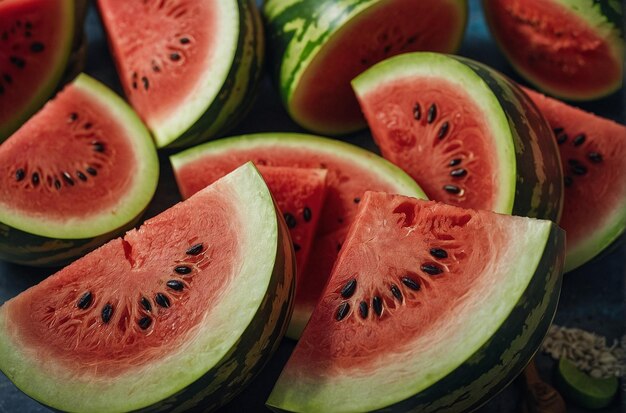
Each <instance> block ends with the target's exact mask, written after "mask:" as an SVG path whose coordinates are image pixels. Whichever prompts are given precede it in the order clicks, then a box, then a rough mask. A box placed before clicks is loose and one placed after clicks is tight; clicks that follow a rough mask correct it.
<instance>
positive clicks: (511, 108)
mask: <svg viewBox="0 0 626 413" xmlns="http://www.w3.org/2000/svg"><path fill="white" fill-rule="evenodd" d="M352 83H353V87H354V89H355V91H356V94H357V97H358V99H359V102H360V103H361V107H362V108H363V112H364V113H365V116H366V118H367V120H368V123H369V125H370V128H371V130H372V134H373V135H374V139H375V140H376V143H377V144H378V146H379V147H380V150H381V152H382V154H383V156H384V157H385V158H387V159H389V160H390V161H392V162H393V163H395V164H396V165H398V166H400V167H401V168H402V169H404V170H405V171H406V172H408V173H409V175H411V176H412V177H413V178H414V179H415V180H416V181H417V182H418V183H419V184H420V185H421V186H422V187H423V188H424V191H425V192H426V195H428V197H429V198H430V199H434V200H437V201H442V202H446V203H449V204H453V205H458V206H462V207H465V208H474V209H486V210H492V211H495V212H501V213H506V214H515V215H520V216H530V217H538V218H545V219H550V220H553V221H558V219H559V217H560V214H561V209H562V205H563V204H562V202H563V183H562V179H563V178H562V176H563V175H562V172H561V164H560V160H559V154H558V150H557V148H556V144H555V143H554V141H553V139H550V136H551V130H550V127H549V125H548V124H547V123H546V121H545V119H544V118H543V117H542V116H541V114H540V113H539V112H538V111H537V109H536V108H535V106H534V105H533V104H532V102H531V101H530V99H528V97H527V96H526V95H525V94H524V93H523V92H522V91H520V90H519V88H517V86H515V85H514V84H513V83H512V82H510V81H509V80H508V79H506V78H505V77H503V76H502V75H500V74H499V73H497V72H496V71H494V70H492V69H490V68H488V67H487V66H484V65H482V64H480V63H478V62H474V61H472V60H469V59H465V58H462V57H457V56H450V55H442V54H437V53H408V54H405V55H402V56H397V57H393V58H391V59H388V60H386V61H384V62H382V63H379V64H378V65H376V66H374V67H372V68H371V69H369V70H368V71H367V72H365V73H363V74H362V75H360V76H359V77H357V78H356V79H354V81H353V82H352Z"/></svg>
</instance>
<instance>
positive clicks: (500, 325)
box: [267, 192, 565, 412]
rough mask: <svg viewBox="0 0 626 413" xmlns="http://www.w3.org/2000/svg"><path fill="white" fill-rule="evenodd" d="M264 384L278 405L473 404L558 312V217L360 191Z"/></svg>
mask: <svg viewBox="0 0 626 413" xmlns="http://www.w3.org/2000/svg"><path fill="white" fill-rule="evenodd" d="M361 204H362V205H361V207H360V209H359V212H358V214H357V216H356V218H355V221H354V224H353V225H352V227H351V228H350V232H349V234H348V238H347V239H346V242H345V244H344V246H343V248H342V250H341V254H340V255H339V258H338V259H337V262H336V264H335V268H334V269H333V273H332V275H331V278H330V280H329V282H328V284H327V286H326V288H325V290H324V293H323V295H322V298H321V299H320V301H319V303H318V304H317V307H316V308H315V312H314V313H313V316H312V317H311V320H310V321H309V323H308V324H307V326H306V329H305V330H304V333H303V334H302V337H301V338H300V341H299V342H298V344H297V346H296V348H295V350H294V352H293V353H292V355H291V358H290V359H289V361H288V362H287V365H286V366H285V368H284V370H283V372H282V373H281V375H280V378H279V379H278V381H277V383H276V385H275V387H274V390H273V391H272V393H271V395H270V397H269V400H268V402H267V404H268V406H269V407H271V408H272V409H274V410H275V411H293V412H305V411H320V412H330V411H332V412H363V411H373V410H377V411H378V410H379V409H381V410H383V409H384V411H402V412H404V411H415V412H442V411H449V412H461V411H470V410H473V409H474V408H476V407H478V406H479V405H480V404H482V403H484V402H485V401H486V400H487V399H488V398H489V397H490V396H492V395H494V394H495V393H497V392H498V391H499V390H501V389H502V388H503V387H504V386H505V385H507V384H508V383H509V382H510V381H511V380H512V379H513V378H514V377H515V376H516V375H517V374H519V373H520V372H521V370H522V369H523V368H524V366H525V365H526V363H528V361H529V360H530V359H531V358H532V356H533V354H534V353H535V351H537V349H538V348H539V345H540V344H541V341H542V339H543V337H544V335H545V334H546V332H547V330H548V327H549V325H550V323H551V321H552V317H553V316H554V313H555V311H556V306H557V301H558V297H559V291H560V285H561V279H562V277H561V270H562V264H563V255H564V238H565V237H564V233H563V231H562V230H560V229H559V228H558V227H557V226H556V225H555V224H554V223H552V222H550V221H542V220H536V219H529V218H522V217H512V216H507V215H499V214H494V213H492V212H487V211H475V210H468V209H462V208H459V207H455V206H451V205H446V204H442V203H436V202H432V201H431V202H427V201H419V200H416V199H413V198H408V197H403V196H397V195H389V194H383V193H370V192H368V193H367V194H366V195H365V197H364V198H363V200H362V202H361Z"/></svg>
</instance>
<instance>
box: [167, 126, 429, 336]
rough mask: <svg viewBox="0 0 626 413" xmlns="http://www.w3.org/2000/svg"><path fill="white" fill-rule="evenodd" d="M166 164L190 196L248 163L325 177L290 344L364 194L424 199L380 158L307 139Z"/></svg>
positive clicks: (200, 153) (242, 145) (218, 146)
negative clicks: (313, 171)
mask: <svg viewBox="0 0 626 413" xmlns="http://www.w3.org/2000/svg"><path fill="white" fill-rule="evenodd" d="M170 159H171V161H172V165H173V168H174V173H175V175H176V181H177V182H178V184H179V186H180V187H181V188H189V189H194V188H195V190H197V189H199V188H203V187H204V186H206V185H207V184H209V183H211V182H213V181H215V180H216V179H218V178H219V177H221V176H223V175H225V174H226V173H228V172H230V171H231V170H233V169H234V168H236V167H237V166H238V165H240V164H242V163H244V162H247V161H253V162H254V163H255V164H256V165H261V167H264V166H282V167H285V166H288V167H296V168H318V169H319V168H321V169H325V170H326V171H327V174H326V185H327V190H326V197H325V200H324V207H323V209H320V210H315V209H311V215H312V216H313V217H318V218H319V224H318V228H317V233H316V236H315V239H314V240H313V244H312V246H311V248H312V250H311V252H310V257H311V259H310V260H309V262H308V264H307V265H306V267H304V268H299V269H298V283H297V285H298V287H297V292H296V301H295V308H294V314H293V317H292V321H291V324H290V326H289V332H288V336H289V337H291V338H298V337H299V336H300V332H301V331H302V328H304V325H305V324H306V322H307V321H308V319H309V316H310V314H311V312H312V311H313V307H314V306H315V304H316V303H317V300H318V298H319V294H320V293H321V291H322V289H323V288H324V285H325V284H326V281H327V279H328V276H329V274H330V272H331V270H332V267H333V264H334V262H335V259H336V257H337V252H338V251H339V249H340V248H341V243H343V241H344V239H345V236H346V233H347V228H348V227H349V225H350V223H352V220H353V219H354V216H355V214H356V211H357V207H358V204H359V202H360V200H361V197H362V196H363V193H364V192H365V191H367V190H370V189H373V190H378V191H387V192H391V193H401V194H407V195H412V196H417V197H424V195H423V193H422V191H421V189H420V188H419V186H417V184H415V182H414V181H413V180H412V179H411V178H410V177H409V176H408V175H407V174H405V173H404V172H402V171H401V170H400V169H399V168H397V167H395V166H393V165H392V164H390V163H389V162H387V161H385V160H384V159H382V158H381V157H379V156H377V155H375V154H373V153H371V152H368V151H366V150H364V149H361V148H358V147H356V146H353V145H350V144H347V143H343V142H339V141H335V140H331V139H326V138H321V137H317V136H311V135H300V134H283V133H272V134H258V135H248V136H239V137H233V138H228V139H222V140H219V141H216V142H209V143H206V144H204V145H200V146H197V147H195V148H191V149H188V150H186V151H184V152H181V153H179V154H176V155H174V156H172V157H171V158H170ZM299 185H302V182H300V183H299ZM273 189H274V195H275V196H276V198H277V199H278V200H280V199H284V198H288V197H290V196H291V194H292V191H291V190H289V191H288V192H282V191H281V189H282V188H273ZM182 191H183V195H189V194H190V193H191V192H187V191H188V189H183V190H182ZM303 221H305V220H304V216H303V217H302V219H300V217H296V228H297V227H298V225H299V224H298V223H301V224H302V223H304V224H305V222H303Z"/></svg>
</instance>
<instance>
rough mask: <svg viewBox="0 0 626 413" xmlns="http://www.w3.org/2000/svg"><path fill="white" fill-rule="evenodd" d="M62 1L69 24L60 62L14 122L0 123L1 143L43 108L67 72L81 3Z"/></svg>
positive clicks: (66, 28)
mask: <svg viewBox="0 0 626 413" xmlns="http://www.w3.org/2000/svg"><path fill="white" fill-rule="evenodd" d="M61 3H62V4H63V5H64V6H65V16H66V18H67V24H66V25H64V30H65V32H66V35H65V39H64V42H63V45H62V47H61V52H60V55H61V56H60V58H59V62H58V64H57V65H55V66H52V67H49V68H48V69H47V71H48V73H49V77H48V80H47V81H46V82H44V83H43V84H42V85H41V87H40V91H39V93H37V94H36V95H35V96H33V97H32V99H31V102H30V103H29V104H28V105H27V106H26V107H25V108H24V110H23V111H21V112H20V113H17V114H16V116H15V118H14V120H13V121H12V122H8V123H5V124H0V143H2V141H4V140H5V139H7V138H8V137H9V136H11V135H12V134H13V132H15V131H16V130H17V129H18V128H19V127H20V126H21V125H22V124H23V123H24V122H26V120H28V118H30V117H31V116H32V115H33V114H34V113H35V112H36V111H37V110H38V109H40V108H41V106H42V105H43V104H44V102H45V101H46V100H47V99H48V98H49V97H50V96H51V95H52V94H53V93H54V90H55V89H56V87H57V85H58V84H59V82H60V81H61V79H62V77H63V75H64V73H65V69H66V67H67V63H68V61H69V58H70V54H71V52H72V44H73V41H74V30H75V22H76V20H77V19H76V18H77V17H80V16H76V14H77V12H79V8H80V7H81V4H80V3H77V2H75V0H64V1H63V2H61ZM77 9H78V10H77Z"/></svg>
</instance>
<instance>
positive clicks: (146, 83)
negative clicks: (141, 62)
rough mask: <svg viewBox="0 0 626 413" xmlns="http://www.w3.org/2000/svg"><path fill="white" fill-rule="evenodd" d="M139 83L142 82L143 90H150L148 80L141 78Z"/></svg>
mask: <svg viewBox="0 0 626 413" xmlns="http://www.w3.org/2000/svg"><path fill="white" fill-rule="evenodd" d="M141 81H142V82H143V88H144V89H146V90H148V89H149V88H150V81H149V80H148V78H147V77H145V76H143V77H142V78H141Z"/></svg>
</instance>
